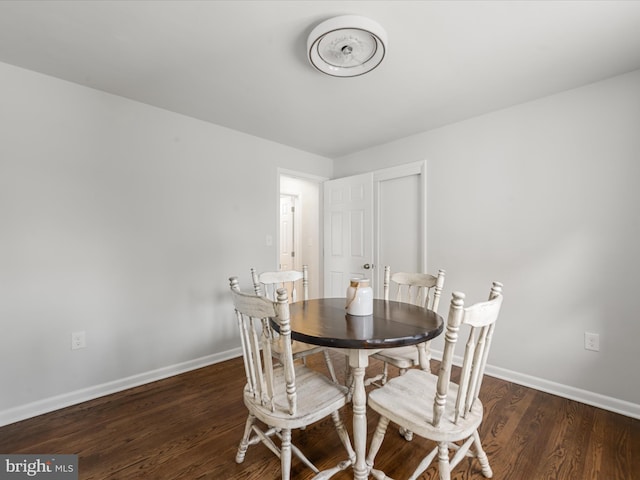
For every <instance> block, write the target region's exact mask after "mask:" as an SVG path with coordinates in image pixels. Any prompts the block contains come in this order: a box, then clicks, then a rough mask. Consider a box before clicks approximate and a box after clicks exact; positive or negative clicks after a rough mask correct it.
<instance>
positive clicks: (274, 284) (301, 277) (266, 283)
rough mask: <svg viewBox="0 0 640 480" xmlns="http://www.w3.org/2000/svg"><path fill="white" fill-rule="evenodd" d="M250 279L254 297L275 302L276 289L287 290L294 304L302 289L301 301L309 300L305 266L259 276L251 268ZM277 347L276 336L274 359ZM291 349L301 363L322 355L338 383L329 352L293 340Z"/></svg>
mask: <svg viewBox="0 0 640 480" xmlns="http://www.w3.org/2000/svg"><path fill="white" fill-rule="evenodd" d="M251 279H252V281H253V289H254V291H255V293H256V295H263V296H265V297H267V298H269V299H271V300H274V301H275V300H276V297H277V291H278V289H279V288H284V289H286V290H287V294H288V296H289V298H290V299H291V301H292V302H296V301H298V290H299V289H300V287H302V300H308V299H309V267H308V266H307V265H303V266H302V271H298V270H283V271H280V272H262V273H260V274H258V273H257V272H256V270H255V268H252V269H251ZM279 345H280V344H279V342H278V340H277V335H276V336H274V339H273V345H272V346H271V351H272V352H274V354H275V356H276V358H279V357H280V346H279ZM291 348H292V351H293V358H294V360H295V359H302V361H303V362H304V359H305V357H307V356H308V355H312V354H315V353H322V354H323V355H324V360H325V363H326V364H327V369H328V370H329V375H330V376H331V379H332V380H333V381H334V382H337V381H338V380H337V377H336V373H335V369H334V368H333V362H332V361H331V356H330V354H329V350H327V349H326V348H324V347H319V346H317V345H310V344H308V343H303V342H298V341H295V340H293V341H292V344H291Z"/></svg>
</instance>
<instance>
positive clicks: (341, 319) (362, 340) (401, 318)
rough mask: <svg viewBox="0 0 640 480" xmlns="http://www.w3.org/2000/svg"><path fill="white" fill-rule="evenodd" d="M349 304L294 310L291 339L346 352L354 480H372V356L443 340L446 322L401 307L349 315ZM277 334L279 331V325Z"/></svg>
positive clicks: (321, 302) (380, 305)
mask: <svg viewBox="0 0 640 480" xmlns="http://www.w3.org/2000/svg"><path fill="white" fill-rule="evenodd" d="M345 306H346V299H345V298H318V299H313V300H306V301H302V302H296V303H292V304H291V305H290V307H289V313H290V319H291V338H292V339H293V340H298V341H300V342H304V343H309V344H313V345H320V346H324V347H329V348H336V349H343V350H344V353H345V354H346V355H347V356H348V357H349V366H350V368H351V374H352V378H353V384H352V386H353V396H352V407H353V442H354V449H355V453H356V461H355V463H354V465H353V472H354V477H353V478H354V479H356V480H364V479H366V478H368V477H369V473H370V470H371V467H372V466H371V465H367V463H366V458H365V457H366V442H367V418H366V411H367V397H366V390H365V384H364V378H365V370H366V368H367V366H368V365H369V355H371V354H373V353H375V352H378V351H380V350H381V349H384V348H392V347H401V346H405V345H417V344H419V343H422V342H426V341H428V340H430V339H432V338H434V337H436V336H438V335H440V334H441V333H442V331H443V328H444V321H443V319H442V317H441V316H440V315H438V314H437V313H436V312H434V311H432V310H427V309H425V308H423V307H420V306H417V305H412V304H410V303H402V302H395V301H386V300H380V299H374V300H373V314H372V315H366V316H355V315H348V314H347V313H346V308H345ZM274 327H275V328H276V330H277V329H278V328H277V325H274Z"/></svg>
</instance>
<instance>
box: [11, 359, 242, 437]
mask: <svg viewBox="0 0 640 480" xmlns="http://www.w3.org/2000/svg"><path fill="white" fill-rule="evenodd" d="M240 355H242V350H241V349H240V348H234V349H232V350H227V351H226V352H221V353H215V354H212V355H207V356H205V357H200V358H196V359H194V360H189V361H188V362H183V363H179V364H176V365H169V366H168V367H163V368H158V369H157V370H152V371H150V372H144V373H140V374H138V375H133V376H131V377H126V378H121V379H118V380H114V381H113V382H107V383H103V384H101V385H95V386H93V387H88V388H83V389H81V390H76V391H73V392H69V393H65V394H62V395H57V396H55V397H50V398H45V399H44V400H38V401H37V402H32V403H28V404H26V405H20V406H18V407H14V408H9V409H7V410H3V411H0V426H4V425H8V424H10V423H15V422H19V421H20V420H25V419H27V418H32V417H35V416H37V415H42V414H43V413H49V412H53V411H54V410H59V409H61V408H65V407H69V406H71V405H76V404H78V403H82V402H86V401H88V400H93V399H94V398H98V397H102V396H104V395H110V394H112V393H116V392H121V391H122V390H126V389H128V388H133V387H137V386H140V385H144V384H146V383H151V382H155V381H157V380H162V379H164V378H168V377H172V376H174V375H179V374H181V373H184V372H188V371H190V370H196V369H198V368H202V367H206V366H208V365H213V364H214V363H218V362H223V361H225V360H229V359H231V358H236V357H238V356H240Z"/></svg>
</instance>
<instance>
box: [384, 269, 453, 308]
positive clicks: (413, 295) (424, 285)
mask: <svg viewBox="0 0 640 480" xmlns="http://www.w3.org/2000/svg"><path fill="white" fill-rule="evenodd" d="M444 276H445V271H444V270H442V269H440V270H438V275H437V276H433V275H430V274H428V273H407V272H396V273H393V274H392V273H391V268H390V267H389V266H386V267H384V299H385V300H389V299H390V296H391V290H392V282H393V284H395V288H396V291H395V296H394V299H395V300H396V301H398V302H405V303H412V304H414V305H419V306H421V307H424V308H428V309H429V310H433V311H434V312H437V311H438V305H439V303H440V295H441V294H442V287H443V286H444Z"/></svg>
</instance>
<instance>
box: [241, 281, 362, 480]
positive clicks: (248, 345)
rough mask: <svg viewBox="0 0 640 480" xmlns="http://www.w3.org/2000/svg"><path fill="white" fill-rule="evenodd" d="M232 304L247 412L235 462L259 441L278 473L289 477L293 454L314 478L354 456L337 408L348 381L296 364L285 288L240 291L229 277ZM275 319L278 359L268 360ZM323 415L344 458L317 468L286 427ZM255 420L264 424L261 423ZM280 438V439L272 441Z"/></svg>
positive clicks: (344, 398)
mask: <svg viewBox="0 0 640 480" xmlns="http://www.w3.org/2000/svg"><path fill="white" fill-rule="evenodd" d="M229 281H230V285H231V295H232V297H233V304H234V307H235V313H236V318H237V321H238V327H239V329H240V338H241V344H242V353H243V356H244V368H245V373H246V376H247V384H246V385H245V387H244V393H243V397H244V403H245V405H246V406H247V409H248V410H249V416H248V418H247V422H246V425H245V429H244V434H243V436H242V440H241V441H240V446H239V447H238V452H237V454H236V462H237V463H242V462H243V461H244V458H245V454H246V452H247V449H248V447H249V446H250V445H254V444H257V443H259V442H262V443H264V444H265V445H266V446H267V448H269V450H271V451H272V452H273V453H274V454H275V455H277V456H278V457H280V463H281V471H282V479H283V480H289V478H290V471H291V456H292V454H293V455H295V456H296V457H298V458H299V459H300V460H301V461H302V462H303V463H304V464H305V465H307V466H308V467H309V468H311V469H312V470H313V471H314V472H315V473H316V474H317V475H316V476H315V477H314V478H316V479H325V478H329V476H330V475H332V474H333V473H336V472H337V471H340V470H343V469H345V468H347V467H348V466H349V465H351V464H352V463H353V461H355V452H354V450H353V448H352V446H351V441H350V440H349V434H348V433H347V430H346V429H345V427H344V424H343V423H342V421H341V419H340V416H339V413H338V410H339V409H340V408H342V407H343V406H345V405H346V404H347V402H348V401H349V391H348V388H347V387H344V386H341V385H338V384H336V383H334V382H332V381H331V380H330V379H329V378H328V377H327V376H326V375H323V374H321V373H318V372H316V371H313V370H311V369H309V368H307V367H306V366H305V365H302V364H299V363H298V364H295V365H294V362H293V356H292V352H291V328H290V324H289V303H288V297H287V292H286V290H285V289H280V290H279V291H278V292H277V301H275V302H274V301H272V300H269V299H268V298H265V297H263V296H258V295H252V294H247V293H242V292H240V288H239V285H238V278H237V277H231V278H230V279H229ZM270 318H271V319H275V321H277V322H278V323H279V328H280V335H279V337H278V338H279V339H280V343H281V354H280V358H281V360H282V362H281V364H277V365H274V362H273V360H272V352H271V345H272V332H273V330H272V328H271V326H270V323H269V321H270V320H269V319H270ZM328 416H331V417H332V418H333V422H334V424H335V427H336V430H337V432H338V436H339V438H340V440H341V442H342V444H343V445H344V447H345V449H346V451H347V455H348V457H349V459H348V460H345V461H344V462H341V463H340V464H339V465H338V466H336V467H334V468H333V469H330V470H326V471H325V472H319V470H318V469H317V468H316V467H315V466H314V465H313V464H312V463H311V462H310V461H309V459H308V458H307V457H305V455H304V454H303V453H302V452H301V451H300V450H299V449H298V448H297V447H296V446H295V445H293V444H292V443H291V430H293V429H298V428H305V427H306V426H308V425H310V424H312V423H315V422H317V421H319V420H321V419H324V418H326V417H328ZM256 420H259V421H260V422H262V423H263V424H265V425H266V428H261V427H260V426H259V425H258V424H257V422H256ZM274 437H277V438H278V439H279V440H280V442H279V443H280V445H277V444H276V442H274V439H273V438H274Z"/></svg>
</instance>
